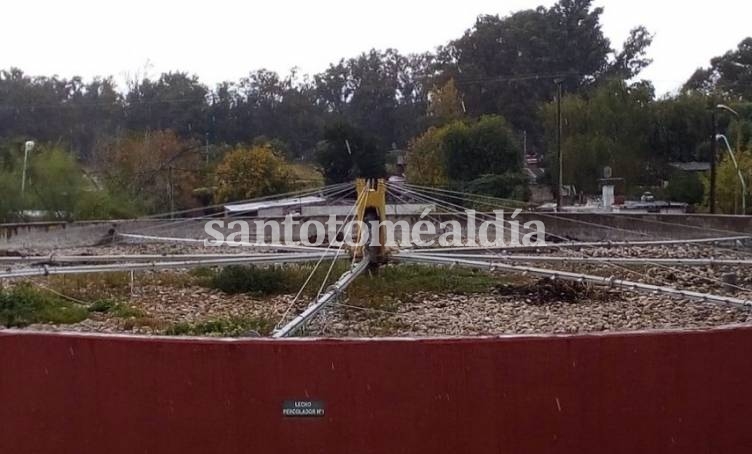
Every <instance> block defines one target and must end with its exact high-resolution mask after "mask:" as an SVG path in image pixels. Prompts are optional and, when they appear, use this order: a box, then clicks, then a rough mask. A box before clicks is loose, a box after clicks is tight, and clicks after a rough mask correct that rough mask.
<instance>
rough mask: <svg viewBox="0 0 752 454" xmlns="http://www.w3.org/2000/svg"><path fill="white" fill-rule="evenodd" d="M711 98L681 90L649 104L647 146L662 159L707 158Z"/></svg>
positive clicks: (686, 159) (682, 160)
mask: <svg viewBox="0 0 752 454" xmlns="http://www.w3.org/2000/svg"><path fill="white" fill-rule="evenodd" d="M711 104H712V100H711V99H709V98H708V97H707V96H705V95H703V94H700V93H683V94H679V95H678V96H676V97H674V98H666V99H661V100H659V101H657V102H656V103H655V104H654V105H653V112H654V117H653V118H654V124H653V128H652V132H651V136H650V149H651V150H652V152H653V154H654V155H655V156H656V157H657V158H658V159H660V160H662V161H664V162H671V161H678V162H688V161H707V160H708V152H709V150H710V146H709V145H710V130H711V125H710V118H711V117H710V112H709V111H708V106H709V105H711Z"/></svg>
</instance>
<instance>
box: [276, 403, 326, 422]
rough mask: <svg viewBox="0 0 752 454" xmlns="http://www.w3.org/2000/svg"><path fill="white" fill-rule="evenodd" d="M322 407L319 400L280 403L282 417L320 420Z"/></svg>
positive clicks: (322, 412) (322, 414) (322, 404)
mask: <svg viewBox="0 0 752 454" xmlns="http://www.w3.org/2000/svg"><path fill="white" fill-rule="evenodd" d="M324 407H325V405H324V402H323V401H321V400H286V401H284V402H283V403H282V416H289V417H298V418H310V417H314V418H315V417H319V418H320V417H322V416H324V413H325V411H324Z"/></svg>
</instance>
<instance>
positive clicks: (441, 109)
mask: <svg viewBox="0 0 752 454" xmlns="http://www.w3.org/2000/svg"><path fill="white" fill-rule="evenodd" d="M463 116H464V109H463V107H462V99H461V97H460V93H459V91H457V87H456V86H455V84H454V79H449V80H448V81H447V82H446V83H445V84H444V85H442V86H441V87H439V88H437V89H436V90H434V91H432V92H431V94H430V95H429V102H428V119H429V120H430V121H431V122H432V123H433V124H434V125H437V126H441V125H443V124H446V123H449V122H451V121H454V120H459V119H460V118H462V117H463Z"/></svg>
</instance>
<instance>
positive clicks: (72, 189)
mask: <svg viewBox="0 0 752 454" xmlns="http://www.w3.org/2000/svg"><path fill="white" fill-rule="evenodd" d="M27 184H28V186H27V188H28V190H29V192H30V193H31V195H32V196H33V197H32V202H31V203H33V205H32V206H34V207H35V208H37V209H42V210H45V211H46V212H48V213H50V214H51V215H53V216H54V217H56V218H60V219H71V218H72V217H73V213H74V212H75V208H76V204H77V202H78V200H79V196H80V195H81V191H82V190H83V187H84V184H85V183H84V179H83V175H82V174H81V170H80V168H79V167H78V164H77V163H76V160H75V159H74V158H73V156H71V155H70V154H69V153H67V152H65V151H63V150H60V149H59V148H50V149H42V151H41V152H36V153H34V154H33V155H32V156H30V165H29V181H28V182H27Z"/></svg>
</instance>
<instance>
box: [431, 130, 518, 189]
mask: <svg viewBox="0 0 752 454" xmlns="http://www.w3.org/2000/svg"><path fill="white" fill-rule="evenodd" d="M444 150H445V157H446V170H447V175H448V176H449V178H450V179H452V180H460V181H470V180H473V179H475V178H478V177H479V176H480V175H487V174H502V173H507V172H516V171H519V170H520V169H521V167H522V150H521V148H520V145H519V143H518V142H517V140H516V139H515V137H514V133H513V132H512V130H511V128H510V127H509V125H508V124H507V122H506V120H504V118H502V117H499V116H484V117H481V118H480V119H479V120H477V121H474V122H461V121H457V122H454V123H451V124H449V125H448V126H447V129H446V132H445V135H444Z"/></svg>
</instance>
